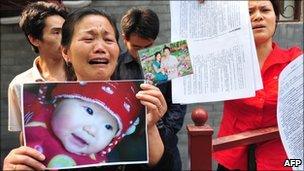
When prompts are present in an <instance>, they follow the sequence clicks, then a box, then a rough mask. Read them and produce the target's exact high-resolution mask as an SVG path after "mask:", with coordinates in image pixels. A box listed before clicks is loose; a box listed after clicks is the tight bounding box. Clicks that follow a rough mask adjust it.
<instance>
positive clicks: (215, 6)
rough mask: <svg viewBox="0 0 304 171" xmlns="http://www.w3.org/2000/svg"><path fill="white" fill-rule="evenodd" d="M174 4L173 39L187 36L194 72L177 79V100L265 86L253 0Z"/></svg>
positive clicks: (223, 96)
mask: <svg viewBox="0 0 304 171" xmlns="http://www.w3.org/2000/svg"><path fill="white" fill-rule="evenodd" d="M170 8H171V41H177V40H181V39H186V40H187V42H188V47H189V53H190V57H191V59H192V66H193V73H194V74H192V75H189V76H185V77H181V78H176V79H173V80H172V101H173V103H184V104H188V103H200V102H212V101H223V100H229V99H238V98H246V97H253V96H255V91H256V90H259V89H262V88H263V84H262V79H261V74H260V68H259V63H258V59H257V54H256V49H255V44H254V40H253V33H252V29H251V23H250V19H249V12H248V2H247V1H205V2H204V3H203V4H199V3H198V2H197V1H170ZM181 83H182V84H181Z"/></svg>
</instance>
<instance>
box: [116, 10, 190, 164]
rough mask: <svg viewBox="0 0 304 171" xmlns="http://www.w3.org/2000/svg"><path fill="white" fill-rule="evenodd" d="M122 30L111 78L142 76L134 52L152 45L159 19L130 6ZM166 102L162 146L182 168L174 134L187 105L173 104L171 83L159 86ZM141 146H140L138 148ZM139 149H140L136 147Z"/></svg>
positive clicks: (120, 78)
mask: <svg viewBox="0 0 304 171" xmlns="http://www.w3.org/2000/svg"><path fill="white" fill-rule="evenodd" d="M121 31H122V38H123V41H124V44H125V46H126V49H127V51H126V52H124V53H122V54H121V55H120V56H119V58H118V64H117V67H116V70H115V72H114V74H113V76H112V79H118V80H132V79H143V78H144V76H143V72H142V68H141V65H140V62H139V57H138V54H137V51H138V50H140V49H143V48H147V47H150V46H152V45H153V43H154V41H155V39H156V38H157V35H158V32H159V19H158V16H157V15H156V13H155V12H153V11H152V10H150V9H143V8H132V9H130V10H128V11H127V12H126V14H125V15H124V16H123V17H122V20H121ZM158 88H159V89H160V90H161V92H162V93H163V95H164V97H165V98H166V102H167V104H168V110H167V112H166V114H165V115H164V117H163V118H162V119H161V120H160V121H159V122H158V123H157V126H158V129H159V132H160V134H161V138H162V140H163V142H164V145H165V148H166V149H167V150H168V151H170V152H171V153H173V156H174V157H175V159H174V166H175V167H174V168H173V170H181V159H180V155H179V151H178V148H177V142H178V139H177V135H176V133H177V132H178V131H179V130H180V129H181V127H182V125H183V121H184V116H185V113H186V106H185V105H179V104H172V98H171V82H167V83H163V84H160V85H158ZM137 148H140V147H137ZM137 151H139V150H137Z"/></svg>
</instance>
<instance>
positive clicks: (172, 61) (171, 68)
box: [161, 46, 179, 80]
mask: <svg viewBox="0 0 304 171" xmlns="http://www.w3.org/2000/svg"><path fill="white" fill-rule="evenodd" d="M161 63H162V64H161V68H163V69H164V70H165V72H166V74H167V75H168V79H169V80H171V79H173V78H177V77H178V70H177V66H178V64H179V63H178V60H177V59H176V57H175V56H173V55H171V51H170V47H168V46H165V47H164V48H163V58H162V60H161Z"/></svg>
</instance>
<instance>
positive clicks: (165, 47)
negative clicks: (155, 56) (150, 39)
mask: <svg viewBox="0 0 304 171" xmlns="http://www.w3.org/2000/svg"><path fill="white" fill-rule="evenodd" d="M165 49H168V50H169V51H170V50H171V49H170V47H168V46H164V48H163V51H164V50H165Z"/></svg>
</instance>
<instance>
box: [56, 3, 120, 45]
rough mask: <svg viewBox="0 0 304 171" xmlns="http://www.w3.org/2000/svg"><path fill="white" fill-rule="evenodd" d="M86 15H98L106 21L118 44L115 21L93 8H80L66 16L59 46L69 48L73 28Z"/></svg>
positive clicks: (103, 12)
mask: <svg viewBox="0 0 304 171" xmlns="http://www.w3.org/2000/svg"><path fill="white" fill-rule="evenodd" d="M88 15H100V16H103V17H105V18H106V19H108V21H109V22H110V24H111V25H112V27H113V29H114V32H115V39H116V41H117V42H118V39H119V33H118V30H117V27H116V24H115V23H116V22H115V20H114V19H113V18H112V17H111V16H110V15H109V14H107V13H106V12H105V11H103V10H97V9H94V8H82V9H79V10H76V11H74V12H72V13H70V14H69V15H68V17H67V18H66V20H65V22H64V24H63V26H62V39H61V45H62V46H65V47H67V46H70V44H71V41H72V38H73V34H74V29H75V26H76V25H77V24H78V23H79V22H80V21H81V20H82V19H83V18H84V17H85V16H88Z"/></svg>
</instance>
